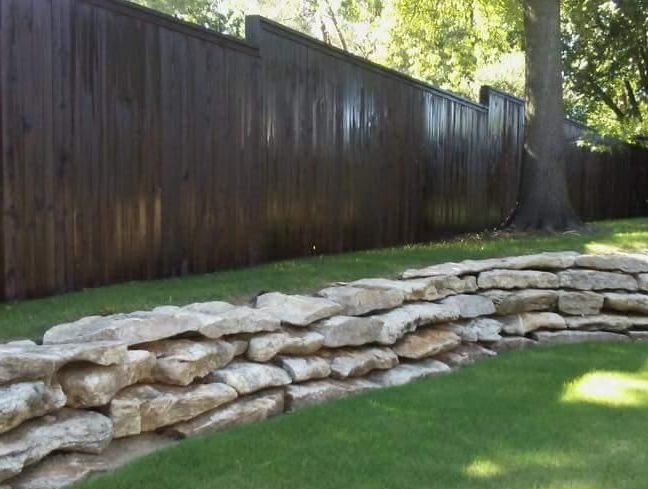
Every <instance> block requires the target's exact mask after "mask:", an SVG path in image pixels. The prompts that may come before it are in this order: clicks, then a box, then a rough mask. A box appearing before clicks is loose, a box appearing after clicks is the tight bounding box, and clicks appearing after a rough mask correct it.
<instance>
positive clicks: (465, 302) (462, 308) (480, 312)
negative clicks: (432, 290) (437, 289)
mask: <svg viewBox="0 0 648 489" xmlns="http://www.w3.org/2000/svg"><path fill="white" fill-rule="evenodd" d="M440 304H445V305H450V306H456V307H458V308H459V314H460V316H461V317H462V318H464V319H472V318H476V317H479V316H490V315H491V314H495V304H493V301H492V300H491V299H490V298H489V297H484V296H481V295H468V294H459V295H454V296H451V297H448V298H446V299H443V300H442V301H441V302H440Z"/></svg>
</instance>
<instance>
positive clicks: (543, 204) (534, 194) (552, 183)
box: [507, 0, 582, 231]
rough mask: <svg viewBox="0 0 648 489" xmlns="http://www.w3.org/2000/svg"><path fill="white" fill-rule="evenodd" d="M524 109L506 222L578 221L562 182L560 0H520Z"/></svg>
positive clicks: (563, 226)
mask: <svg viewBox="0 0 648 489" xmlns="http://www.w3.org/2000/svg"><path fill="white" fill-rule="evenodd" d="M524 26H525V39H526V48H525V52H526V115H525V133H524V151H523V155H522V171H521V176H520V190H519V196H518V203H517V207H516V209H515V211H514V212H513V214H512V215H511V217H510V218H509V220H508V222H507V224H508V227H510V228H513V229H515V230H519V231H525V230H544V231H565V230H569V229H577V228H580V227H582V223H581V221H580V219H579V218H578V216H577V215H576V213H575V212H574V210H573V207H572V205H571V202H570V200H569V191H568V188H567V169H566V161H565V149H566V138H565V129H564V125H565V111H564V107H563V87H562V64H561V45H560V42H561V41H560V0H524Z"/></svg>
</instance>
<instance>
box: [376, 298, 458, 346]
mask: <svg viewBox="0 0 648 489" xmlns="http://www.w3.org/2000/svg"><path fill="white" fill-rule="evenodd" d="M460 316H461V312H460V311H459V308H458V307H457V306H454V305H444V304H429V303H425V302H420V303H419V302H417V303H413V304H407V305H405V306H402V307H400V308H398V309H394V310H393V311H389V312H387V313H384V314H380V315H377V316H374V318H375V319H379V320H380V321H381V322H382V323H383V328H382V332H381V334H380V337H379V338H378V342H379V343H381V344H383V345H393V344H394V343H396V342H397V341H398V340H399V339H400V338H402V337H403V336H404V335H405V334H407V333H411V332H413V331H415V330H416V329H417V328H418V327H420V326H425V325H428V324H439V323H447V322H449V321H455V320H457V319H459V317H460Z"/></svg>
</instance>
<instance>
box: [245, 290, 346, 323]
mask: <svg viewBox="0 0 648 489" xmlns="http://www.w3.org/2000/svg"><path fill="white" fill-rule="evenodd" d="M256 306H257V308H258V309H259V310H261V311H263V312H266V313H269V314H271V315H272V316H274V317H275V318H276V319H278V320H280V321H281V322H284V323H287V324H292V325H294V326H308V325H309V324H312V323H314V322H315V321H320V320H321V319H326V318H329V317H331V316H335V315H338V314H342V310H343V307H342V306H341V305H340V304H337V303H335V302H333V301H330V300H328V299H324V298H321V297H309V296H305V295H286V294H281V293H279V292H271V293H269V294H263V295H261V296H259V297H257V299H256Z"/></svg>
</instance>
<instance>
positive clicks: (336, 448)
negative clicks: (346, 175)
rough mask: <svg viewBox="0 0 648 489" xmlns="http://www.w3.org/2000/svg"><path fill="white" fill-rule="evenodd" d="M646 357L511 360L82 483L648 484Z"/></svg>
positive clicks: (635, 347)
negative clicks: (647, 482)
mask: <svg viewBox="0 0 648 489" xmlns="http://www.w3.org/2000/svg"><path fill="white" fill-rule="evenodd" d="M647 360H648V346H647V345H645V344H644V345H641V344H632V345H579V346H571V347H559V348H555V349H541V350H534V351H527V352H519V353H513V354H508V355H504V356H502V357H500V358H497V359H493V360H491V361H488V362H485V363H482V364H479V365H477V366H474V367H471V368H468V369H465V370H463V371H460V372H457V373H455V374H453V375H449V376H445V377H440V378H435V379H429V380H427V381H424V382H420V383H416V384H410V385H408V386H403V387H399V388H395V389H389V390H384V391H379V392H374V393H371V394H368V395H364V396H360V397H357V398H352V399H348V400H345V401H340V402H337V403H333V404H328V405H324V406H317V407H314V408H311V409H307V410H304V411H301V412H298V413H296V414H294V415H291V416H283V417H279V418H275V419H273V420H270V421H268V422H265V423H261V424H258V425H252V426H248V427H245V428H241V429H237V430H234V431H231V432H227V433H220V434H215V435H212V436H209V437H205V438H199V439H194V440H190V441H187V442H184V443H182V444H180V445H178V446H176V447H174V448H172V449H169V450H167V451H164V452H160V453H157V454H153V455H151V456H149V457H146V458H144V459H142V460H140V461H138V462H136V463H135V464H133V465H131V466H129V467H126V468H124V469H123V470H121V471H119V472H117V473H115V474H112V475H110V476H107V477H104V478H100V479H96V480H94V481H90V482H88V483H86V484H85V485H83V486H82V487H84V488H94V489H99V488H111V489H114V488H134V487H137V488H138V489H148V488H155V489H163V488H173V489H177V488H196V489H203V488H204V489H206V488H228V489H248V488H249V489H251V488H255V489H280V488H282V489H283V488H300V489H304V488H314V489H319V488H327V489H328V488H330V489H333V488H336V489H337V488H367V489H369V488H371V489H378V488H394V489H396V488H420V489H435V488H439V489H465V488H471V489H472V488H474V489H491V488H492V489H495V488H497V489H533V488H542V489H627V488H633V489H645V488H646V481H648V450H646V446H647V442H646V440H647V436H648V393H647V391H646V385H645V383H646V382H648V366H647ZM597 376H598V377H597ZM606 389H608V391H607V392H608V394H607V397H606V394H605V392H606Z"/></svg>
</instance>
